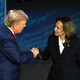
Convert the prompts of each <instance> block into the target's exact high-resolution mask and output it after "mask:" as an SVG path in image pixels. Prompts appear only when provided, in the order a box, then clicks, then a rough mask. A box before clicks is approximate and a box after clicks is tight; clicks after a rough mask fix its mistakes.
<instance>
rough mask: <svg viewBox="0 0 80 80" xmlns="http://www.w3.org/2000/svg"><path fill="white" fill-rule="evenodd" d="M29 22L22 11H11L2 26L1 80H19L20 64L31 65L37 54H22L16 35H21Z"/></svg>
mask: <svg viewBox="0 0 80 80" xmlns="http://www.w3.org/2000/svg"><path fill="white" fill-rule="evenodd" d="M27 20H28V16H27V14H25V13H24V12H23V11H22V10H10V11H9V13H8V15H7V16H6V18H5V20H4V24H5V25H3V26H0V80H19V78H20V64H23V63H30V62H32V61H33V59H34V58H36V57H37V54H34V53H32V52H30V53H27V52H20V49H19V47H18V45H17V43H16V37H15V34H18V33H21V31H22V30H23V29H24V27H25V26H26V22H27Z"/></svg>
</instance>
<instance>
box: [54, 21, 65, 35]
mask: <svg viewBox="0 0 80 80" xmlns="http://www.w3.org/2000/svg"><path fill="white" fill-rule="evenodd" d="M54 32H55V36H58V37H62V36H64V35H65V32H64V30H63V24H62V22H61V21H57V22H56V24H55V28H54Z"/></svg>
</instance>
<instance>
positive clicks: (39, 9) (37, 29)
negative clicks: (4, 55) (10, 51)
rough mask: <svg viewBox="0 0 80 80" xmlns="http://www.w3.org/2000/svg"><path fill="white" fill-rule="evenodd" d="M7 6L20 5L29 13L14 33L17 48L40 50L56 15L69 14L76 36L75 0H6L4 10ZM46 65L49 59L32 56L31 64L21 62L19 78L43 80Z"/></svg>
mask: <svg viewBox="0 0 80 80" xmlns="http://www.w3.org/2000/svg"><path fill="white" fill-rule="evenodd" d="M10 9H22V10H24V11H25V12H26V13H27V14H28V16H29V20H28V22H27V24H26V27H25V29H24V30H23V31H22V33H21V34H18V35H17V42H18V44H19V46H20V49H21V50H31V49H32V48H33V47H37V48H39V49H41V50H44V48H45V46H46V44H47V39H48V36H49V35H50V34H52V33H53V29H54V25H55V19H56V18H57V17H62V16H71V17H72V18H73V20H74V22H75V24H76V29H77V35H78V36H79V37H80V27H79V26H80V5H79V2H78V1H77V0H76V1H74V0H73V1H71V0H67V1H65V0H60V1H59V0H22V1H21V0H7V12H8V11H9V10H10ZM50 66H51V60H48V61H46V62H45V61H43V60H37V59H35V60H34V62H33V63H31V64H24V65H22V67H21V78H22V80H46V78H47V75H48V71H49V69H50Z"/></svg>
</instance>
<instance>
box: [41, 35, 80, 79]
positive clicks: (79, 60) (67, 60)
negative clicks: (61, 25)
mask: <svg viewBox="0 0 80 80" xmlns="http://www.w3.org/2000/svg"><path fill="white" fill-rule="evenodd" d="M40 53H41V52H40ZM41 55H42V59H44V60H47V59H48V58H49V57H51V60H52V66H51V68H50V71H49V76H48V80H80V39H79V38H77V37H73V38H72V39H71V41H70V44H69V45H66V46H65V48H64V50H63V52H62V54H60V51H59V42H58V37H56V36H54V35H51V36H49V38H48V43H47V47H46V48H45V51H44V53H41Z"/></svg>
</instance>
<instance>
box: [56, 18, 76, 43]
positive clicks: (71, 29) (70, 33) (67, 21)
mask: <svg viewBox="0 0 80 80" xmlns="http://www.w3.org/2000/svg"><path fill="white" fill-rule="evenodd" d="M57 21H61V22H62V24H63V30H64V32H65V34H66V36H65V43H66V44H69V43H70V39H71V38H72V37H74V36H75V34H76V29H75V24H74V22H73V20H72V18H71V17H60V18H57V19H56V22H57Z"/></svg>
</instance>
